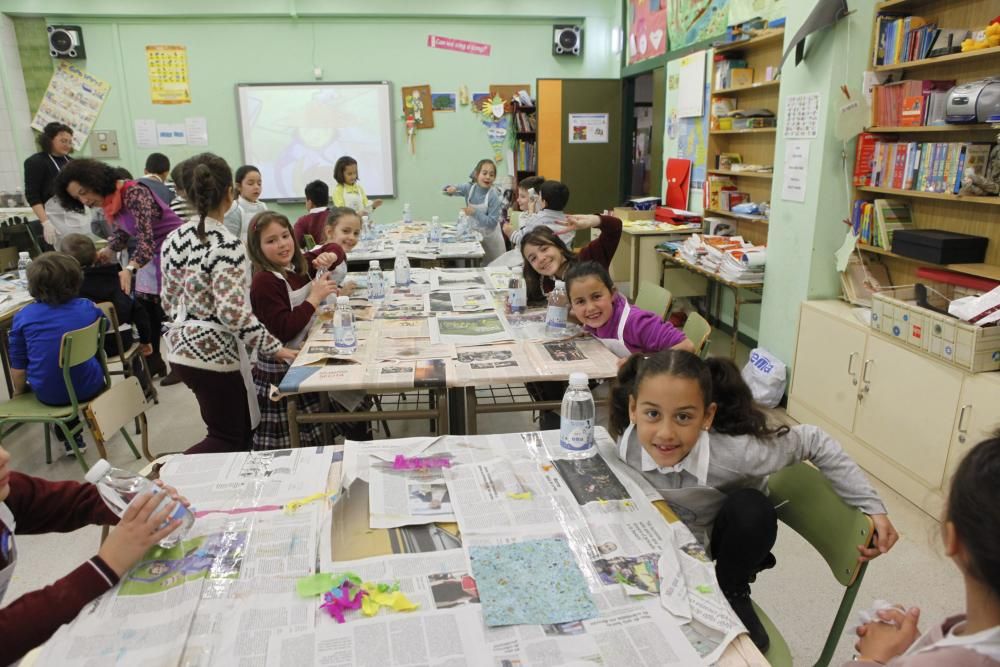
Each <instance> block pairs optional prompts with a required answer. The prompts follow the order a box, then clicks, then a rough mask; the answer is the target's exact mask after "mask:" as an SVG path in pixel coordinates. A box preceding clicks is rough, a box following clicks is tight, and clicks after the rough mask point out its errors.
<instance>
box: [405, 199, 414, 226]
mask: <svg viewBox="0 0 1000 667" xmlns="http://www.w3.org/2000/svg"><path fill="white" fill-rule="evenodd" d="M411 222H413V213H411V212H410V205H409V204H403V224H404V225H408V224H410V223H411Z"/></svg>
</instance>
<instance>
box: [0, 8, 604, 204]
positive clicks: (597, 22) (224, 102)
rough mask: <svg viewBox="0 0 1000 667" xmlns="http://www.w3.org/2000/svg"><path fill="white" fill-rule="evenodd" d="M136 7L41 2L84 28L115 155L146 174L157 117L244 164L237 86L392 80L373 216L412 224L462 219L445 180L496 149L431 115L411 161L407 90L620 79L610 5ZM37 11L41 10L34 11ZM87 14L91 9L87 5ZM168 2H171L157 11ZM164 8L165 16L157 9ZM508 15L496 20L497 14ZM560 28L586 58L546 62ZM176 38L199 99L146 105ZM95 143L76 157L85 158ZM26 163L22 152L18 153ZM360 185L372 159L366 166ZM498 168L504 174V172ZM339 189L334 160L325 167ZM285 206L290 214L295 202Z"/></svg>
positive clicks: (456, 123)
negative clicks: (448, 46) (383, 172)
mask: <svg viewBox="0 0 1000 667" xmlns="http://www.w3.org/2000/svg"><path fill="white" fill-rule="evenodd" d="M137 4H138V3H133V2H123V1H121V0H96V1H93V2H88V3H86V4H85V5H84V4H83V3H79V2H70V1H69V0H62V1H59V0H56V1H54V2H47V3H46V5H45V7H46V12H47V15H46V17H45V19H46V21H47V22H48V23H50V24H52V23H69V24H73V25H80V26H81V27H82V28H83V32H84V40H85V44H86V49H87V60H86V61H85V62H84V63H83V65H84V66H85V68H86V69H87V70H88V71H89V72H90V73H92V74H94V75H96V76H98V77H100V78H102V79H105V80H106V81H108V82H109V83H110V84H111V94H110V96H109V99H108V101H107V102H106V104H105V107H104V109H103V110H102V112H101V116H100V118H99V120H98V124H97V128H96V129H114V130H117V131H118V140H119V145H120V150H121V159H120V160H117V161H112V162H115V163H117V164H121V165H123V166H126V167H128V168H129V169H131V170H132V171H133V172H141V170H142V164H143V162H144V159H145V155H146V154H147V153H148V152H150V151H149V150H147V149H142V150H140V149H138V148H137V147H136V146H135V141H134V137H133V121H134V120H136V119H146V118H148V119H154V120H157V121H159V122H183V119H184V118H185V117H190V116H204V117H206V118H207V120H208V132H209V144H210V145H209V148H210V149H211V150H213V151H215V152H217V153H219V154H220V155H222V156H223V157H225V158H226V159H227V160H229V161H230V162H231V163H232V164H233V165H236V164H238V163H239V162H240V161H241V158H240V144H239V130H238V123H237V105H236V97H235V91H234V86H235V84H236V83H238V82H247V83H251V82H296V81H306V82H308V81H313V80H315V79H314V76H313V68H314V67H321V68H322V69H323V77H322V79H323V80H325V81H371V80H388V81H390V82H391V83H392V84H393V88H394V98H395V101H394V104H395V113H397V114H398V115H399V116H400V120H399V123H398V124H397V126H396V127H395V128H394V132H395V137H394V139H395V146H396V183H397V191H398V193H399V197H398V198H397V199H395V200H389V201H387V202H386V205H385V206H384V207H383V208H382V209H380V211H379V215H378V218H379V219H380V220H384V221H388V220H393V219H398V218H399V217H400V214H401V211H402V205H403V202H404V201H405V202H410V203H411V205H412V207H413V210H414V212H415V214H416V215H417V216H418V217H425V216H426V217H429V216H430V215H442V216H452V217H453V216H454V215H455V211H457V209H458V201H457V200H454V199H449V198H445V197H443V196H442V195H441V194H440V190H441V186H442V185H444V184H446V183H455V182H460V181H462V180H464V179H465V178H466V177H467V174H468V173H469V171H470V170H471V168H472V167H473V166H474V164H475V162H476V161H477V160H479V159H480V158H482V157H490V156H491V155H492V149H491V148H490V145H489V143H488V142H487V139H486V131H485V128H484V127H483V126H482V124H481V123H480V122H479V120H478V118H477V117H476V116H475V115H474V114H473V113H472V112H471V111H470V108H469V107H461V106H460V107H459V108H458V110H457V111H456V112H453V113H435V114H434V122H435V127H434V128H433V129H430V130H421V131H418V133H417V137H416V154H415V155H411V154H410V153H409V151H408V149H407V146H406V141H405V127H404V125H403V121H402V118H401V115H402V111H401V104H400V100H399V99H398V98H399V87H400V86H403V85H414V84H430V85H431V88H432V90H433V91H435V92H455V91H457V90H458V88H459V86H461V85H463V84H464V85H465V86H467V87H468V89H469V92H470V93H475V92H486V91H488V88H489V84H491V83H495V84H518V83H527V84H530V85H531V88H532V93H533V94H534V92H535V90H534V88H535V79H536V78H541V77H554V78H613V77H617V75H618V59H617V57H613V56H612V55H611V52H610V30H611V27H612V26H615V25H619V24H620V20H621V19H620V14H621V8H620V6H619V5H618V3H617V2H610V1H608V0H582V1H580V0H578V1H575V2H570V1H569V0H556V1H553V2H546V3H529V2H523V1H515V2H508V3H504V5H502V6H501V5H497V4H496V3H486V2H479V1H477V2H458V1H457V0H444V1H440V2H435V3H419V9H415V8H414V7H413V5H415V4H417V3H410V2H406V1H404V0H374V1H371V2H343V3H337V5H336V6H333V7H329V6H327V5H328V4H332V3H323V2H320V1H319V0H315V1H304V0H298V1H296V0H292V1H291V2H289V1H288V0H283V1H281V2H275V1H271V0H264V1H263V2H257V3H247V4H246V5H244V6H241V12H242V14H241V15H240V16H238V17H234V16H230V15H228V14H227V12H228V11H229V10H230V8H231V7H232V3H226V2H222V0H205V1H203V2H193V1H191V0H183V1H181V2H173V3H170V4H169V9H170V11H172V12H173V13H174V16H169V17H166V16H145V15H141V14H140V12H144V11H148V10H144V9H142V8H139V9H137V8H136V5H137ZM32 5H36V6H34V7H32ZM5 6H7V7H8V8H7V9H5V10H4V11H5V12H8V13H11V14H14V15H15V23H16V22H17V21H21V20H25V21H27V20H30V19H27V18H21V16H20V14H21V13H22V12H23V13H28V12H31V11H34V12H37V11H38V9H37V3H32V2H30V1H27V0H25V1H24V2H16V1H15V2H7V3H5ZM81 7H85V10H84V11H85V13H84V12H83V11H81ZM163 7H164V8H166V7H167V5H166V4H164V5H163ZM161 11H162V9H161ZM501 12H502V15H501ZM553 23H583V25H584V56H583V57H581V58H565V57H561V58H557V57H555V56H553V55H552V54H551V41H552V38H551V34H552V24H553ZM429 34H436V35H444V36H447V37H454V38H458V39H465V40H471V41H477V42H485V43H488V44H490V45H491V46H492V53H491V55H490V56H487V57H483V56H475V55H467V54H461V53H455V52H450V51H443V50H438V49H431V48H428V47H427V46H426V40H427V36H428V35H429ZM148 44H182V45H185V46H187V48H188V60H189V68H190V85H191V97H192V102H191V104H186V105H169V106H168V105H153V104H152V103H151V102H150V99H149V92H148V80H147V76H146V69H145V67H146V66H145V46H146V45H148ZM159 150H161V152H163V153H166V154H167V155H168V156H170V157H171V159H172V160H175V161H176V160H179V159H182V158H184V157H187V156H189V155H191V154H193V153H196V152H199V151H200V150H203V149H202V148H198V147H191V146H178V147H175V146H165V147H161V148H160V149H159ZM89 152H90V151H89V147H85V148H84V149H83V151H81V155H89ZM23 157H26V155H25V156H20V159H23ZM360 168H361V178H362V182H363V181H364V165H360ZM500 172H501V174H503V173H505V172H506V168H505V165H504V164H503V163H502V164H501V166H500ZM331 181H332V165H331ZM273 208H277V209H282V210H284V211H285V212H286V213H287V214H288V215H290V216H295V215H299V214H300V213H301V210H299V207H293V206H289V207H283V206H280V205H275V206H273Z"/></svg>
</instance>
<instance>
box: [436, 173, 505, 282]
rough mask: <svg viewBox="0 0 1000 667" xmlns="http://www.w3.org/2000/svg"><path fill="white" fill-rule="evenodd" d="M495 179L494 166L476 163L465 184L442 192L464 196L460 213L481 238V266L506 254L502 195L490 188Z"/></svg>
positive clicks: (448, 186)
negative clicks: (470, 219)
mask: <svg viewBox="0 0 1000 667" xmlns="http://www.w3.org/2000/svg"><path fill="white" fill-rule="evenodd" d="M496 179H497V165H496V163H495V162H493V160H480V161H479V162H477V163H476V168H475V169H473V170H472V173H471V174H469V182H468V183H461V184H460V185H447V186H445V187H444V193H445V194H446V195H448V196H451V197H464V198H465V208H464V209H463V212H464V213H465V214H466V215H467V216H469V217H470V218H472V220H473V229H475V230H476V231H477V232H479V233H480V234H482V235H483V250H484V251H485V253H486V254H485V255H484V256H483V264H484V265H485V264H489V263H490V262H492V261H493V260H494V259H496V258H497V257H499V256H500V255H502V254H504V252H506V251H507V248H506V246H505V245H504V242H503V234H501V233H500V218H501V216H502V214H503V207H504V200H503V196H502V195H501V194H500V193H499V192H497V190H496V189H495V188H494V187H493V183H494V182H495V181H496Z"/></svg>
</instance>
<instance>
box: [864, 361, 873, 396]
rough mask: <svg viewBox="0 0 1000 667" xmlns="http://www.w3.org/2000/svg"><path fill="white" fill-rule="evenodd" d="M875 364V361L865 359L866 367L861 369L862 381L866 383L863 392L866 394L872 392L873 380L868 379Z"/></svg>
mask: <svg viewBox="0 0 1000 667" xmlns="http://www.w3.org/2000/svg"><path fill="white" fill-rule="evenodd" d="M874 363H875V360H874V359H865V365H864V366H862V367H861V381H862V382H863V383H864V385H865V386H864V387H863V388H862V389H861V391H863V392H865V393H866V394H867V393H868V392H869V391H870V390H871V380H869V379H868V369H869V368H870V367H871V365H872V364H874Z"/></svg>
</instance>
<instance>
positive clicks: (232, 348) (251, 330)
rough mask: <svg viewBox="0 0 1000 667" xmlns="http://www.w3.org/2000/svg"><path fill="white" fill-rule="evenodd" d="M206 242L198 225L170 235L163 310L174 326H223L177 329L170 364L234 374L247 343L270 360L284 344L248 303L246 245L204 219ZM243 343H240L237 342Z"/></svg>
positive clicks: (165, 258) (170, 340)
mask: <svg viewBox="0 0 1000 667" xmlns="http://www.w3.org/2000/svg"><path fill="white" fill-rule="evenodd" d="M205 234H206V237H207V238H206V241H205V242H204V243H203V242H202V241H201V240H199V239H198V221H197V220H192V221H190V222H187V223H185V224H184V225H182V226H181V227H178V228H177V229H176V230H174V231H173V232H171V234H170V236H168V237H167V240H166V241H165V242H164V244H163V290H162V292H161V294H160V296H161V298H162V301H163V309H164V310H165V311H166V313H167V316H168V317H169V318H170V319H171V320H179V319H181V317H180V315H179V309H180V307H181V305H182V304H183V306H184V307H185V308H186V309H187V314H186V316H185V317H184V318H183V319H184V320H201V321H206V322H215V323H216V324H220V325H222V326H223V327H224V328H225V329H226V331H216V330H214V329H208V328H206V327H204V326H198V325H196V324H184V323H178V324H177V325H175V326H174V327H173V328H171V329H170V330H168V331H167V333H166V334H165V337H166V339H167V343H168V345H169V349H170V352H169V353H168V355H167V359H168V360H169V361H170V362H171V363H178V364H182V365H184V366H191V367H193V368H201V369H204V370H210V371H234V370H238V369H239V366H240V361H239V350H238V348H237V347H236V346H237V345H238V344H240V343H242V344H243V345H245V346H246V347H247V349H248V350H249V351H250V353H251V355H250V356H251V358H253V357H254V354H253V353H254V352H255V351H256V352H257V353H259V354H260V356H262V357H265V358H266V357H271V356H273V355H274V353H275V352H277V351H278V350H279V349H280V348H281V341H279V340H278V339H277V338H275V337H274V336H272V335H271V334H269V333H268V332H267V329H265V328H264V325H263V324H261V323H260V322H259V321H258V320H257V318H256V317H254V314H253V312H252V311H251V310H250V303H249V302H248V300H247V288H246V282H245V281H246V276H247V258H246V254H245V253H244V249H243V243H242V242H241V241H240V240H239V239H238V238H236V237H235V236H233V234H232V233H231V232H230V231H229V230H227V229H226V228H225V227H224V226H223V224H222V223H221V222H220V221H218V220H214V219H212V218H206V219H205ZM237 339H239V341H237Z"/></svg>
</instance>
